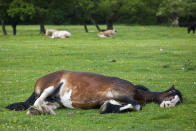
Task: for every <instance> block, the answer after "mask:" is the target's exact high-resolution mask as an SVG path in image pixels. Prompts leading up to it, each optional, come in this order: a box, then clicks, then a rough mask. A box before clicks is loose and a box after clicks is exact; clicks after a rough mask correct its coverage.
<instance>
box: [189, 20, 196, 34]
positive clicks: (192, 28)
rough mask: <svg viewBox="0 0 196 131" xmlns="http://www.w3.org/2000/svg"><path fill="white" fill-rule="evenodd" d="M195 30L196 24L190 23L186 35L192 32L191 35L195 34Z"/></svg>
mask: <svg viewBox="0 0 196 131" xmlns="http://www.w3.org/2000/svg"><path fill="white" fill-rule="evenodd" d="M195 28H196V22H193V23H191V25H190V26H189V27H188V34H189V33H190V32H191V30H192V31H193V34H195Z"/></svg>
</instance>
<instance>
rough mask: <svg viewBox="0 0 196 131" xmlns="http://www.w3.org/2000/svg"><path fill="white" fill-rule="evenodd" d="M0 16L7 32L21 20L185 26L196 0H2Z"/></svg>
mask: <svg viewBox="0 0 196 131" xmlns="http://www.w3.org/2000/svg"><path fill="white" fill-rule="evenodd" d="M0 20H1V24H2V31H3V33H4V35H6V34H7V32H6V28H5V26H6V25H8V24H9V25H11V26H12V28H13V34H14V35H16V26H17V25H18V24H39V25H40V33H45V27H44V25H45V24H55V25H59V24H83V25H84V29H85V31H86V32H88V28H87V25H88V24H94V25H95V26H96V28H97V30H98V31H102V29H101V28H100V27H99V24H106V25H107V29H113V24H114V23H123V24H174V25H180V26H185V25H187V24H189V23H190V22H193V21H194V20H196V1H195V0H0Z"/></svg>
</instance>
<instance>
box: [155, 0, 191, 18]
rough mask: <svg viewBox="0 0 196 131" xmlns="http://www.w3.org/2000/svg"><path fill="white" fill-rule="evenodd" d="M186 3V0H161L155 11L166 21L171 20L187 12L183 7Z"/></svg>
mask: <svg viewBox="0 0 196 131" xmlns="http://www.w3.org/2000/svg"><path fill="white" fill-rule="evenodd" d="M187 4H188V3H186V0H163V2H162V3H161V5H160V7H159V10H158V12H157V16H162V17H165V18H167V19H168V21H170V22H172V21H174V20H175V19H177V18H179V17H183V16H185V15H186V13H187V12H186V11H185V9H186V6H187Z"/></svg>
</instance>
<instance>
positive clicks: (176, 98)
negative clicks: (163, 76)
mask: <svg viewBox="0 0 196 131" xmlns="http://www.w3.org/2000/svg"><path fill="white" fill-rule="evenodd" d="M182 101H183V99H182V94H181V92H180V91H179V90H177V89H175V88H174V85H172V87H170V88H169V89H168V90H166V91H164V92H163V93H162V95H161V97H160V107H174V106H176V105H177V104H180V103H182Z"/></svg>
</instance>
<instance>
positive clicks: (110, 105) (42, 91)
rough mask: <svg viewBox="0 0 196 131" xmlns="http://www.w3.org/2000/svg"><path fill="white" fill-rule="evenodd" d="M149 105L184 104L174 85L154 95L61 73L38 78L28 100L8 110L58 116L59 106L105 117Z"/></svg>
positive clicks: (141, 89)
mask: <svg viewBox="0 0 196 131" xmlns="http://www.w3.org/2000/svg"><path fill="white" fill-rule="evenodd" d="M149 102H155V103H157V104H159V105H160V107H174V106H176V105H177V104H179V103H181V102H182V95H181V93H180V91H178V90H176V89H175V88H174V86H172V87H171V88H169V89H168V90H166V91H163V92H151V91H149V90H148V89H147V88H146V87H144V86H138V85H133V84H132V83H131V82H129V81H126V80H122V79H119V78H116V77H108V76H103V75H98V74H93V73H87V72H72V71H65V70H62V71H57V72H54V73H51V74H48V75H46V76H43V77H41V78H39V79H38V80H37V82H36V84H35V89H34V92H33V94H32V95H31V96H30V97H29V98H28V100H27V101H25V102H20V103H14V104H11V105H8V106H7V107H6V108H8V109H10V110H16V111H18V110H26V109H28V108H29V109H28V112H27V114H32V115H40V114H55V112H54V111H53V110H54V109H57V108H60V107H67V108H72V109H74V108H80V109H92V108H100V113H101V114H103V113H120V112H125V111H130V110H135V111H139V110H141V109H142V106H141V105H144V104H146V103H149Z"/></svg>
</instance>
